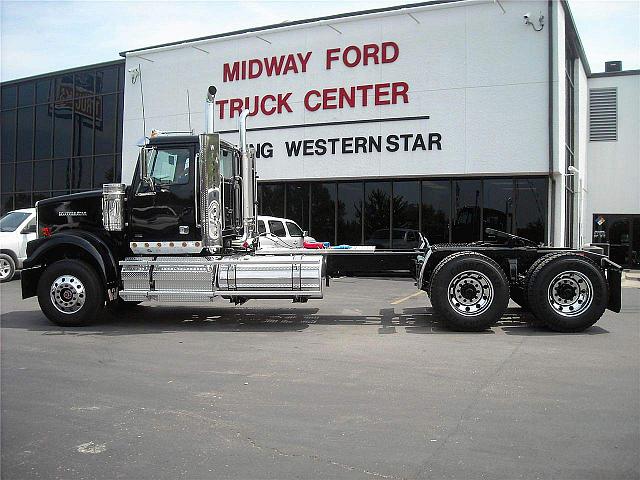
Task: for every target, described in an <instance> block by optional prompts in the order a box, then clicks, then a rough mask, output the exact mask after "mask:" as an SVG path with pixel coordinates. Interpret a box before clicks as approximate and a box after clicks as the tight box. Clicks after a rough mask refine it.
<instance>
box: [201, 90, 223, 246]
mask: <svg viewBox="0 0 640 480" xmlns="http://www.w3.org/2000/svg"><path fill="white" fill-rule="evenodd" d="M216 91H217V89H216V87H214V86H213V85H212V86H210V87H209V90H208V91H207V97H206V101H205V118H204V120H205V122H204V123H205V133H203V134H201V135H200V152H199V154H198V158H199V160H198V166H197V168H196V188H197V189H199V195H198V197H199V198H197V199H196V212H198V213H197V217H198V218H197V220H196V221H197V222H198V223H199V226H200V228H201V230H202V246H203V247H205V248H207V249H208V250H209V251H210V252H215V251H217V250H220V249H221V248H222V222H223V213H222V207H221V203H222V196H221V191H220V190H221V189H220V187H221V185H220V136H219V135H217V134H216V133H214V127H213V114H214V109H213V106H214V98H215V95H216Z"/></svg>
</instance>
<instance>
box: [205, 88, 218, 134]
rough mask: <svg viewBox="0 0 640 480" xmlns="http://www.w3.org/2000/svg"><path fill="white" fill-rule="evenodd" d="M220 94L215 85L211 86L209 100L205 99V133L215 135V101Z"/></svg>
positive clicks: (208, 92) (208, 93)
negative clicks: (217, 94)
mask: <svg viewBox="0 0 640 480" xmlns="http://www.w3.org/2000/svg"><path fill="white" fill-rule="evenodd" d="M217 92H218V89H217V88H216V87H214V86H213V85H211V86H210V87H209V89H208V90H207V98H206V99H205V102H204V112H205V117H204V133H215V131H214V126H213V125H214V121H213V114H214V109H213V107H214V100H215V98H216V93H217Z"/></svg>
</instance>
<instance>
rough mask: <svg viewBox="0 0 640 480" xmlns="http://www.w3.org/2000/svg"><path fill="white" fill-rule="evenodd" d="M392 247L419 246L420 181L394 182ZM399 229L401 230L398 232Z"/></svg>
mask: <svg viewBox="0 0 640 480" xmlns="http://www.w3.org/2000/svg"><path fill="white" fill-rule="evenodd" d="M392 217H393V230H394V234H393V235H392V236H391V247H392V248H415V247H418V246H419V245H418V239H419V236H418V235H417V232H418V231H419V228H420V221H419V220H420V219H419V217H420V182H419V181H417V180H415V181H407V182H393V204H392ZM396 230H398V231H399V232H397V231H396Z"/></svg>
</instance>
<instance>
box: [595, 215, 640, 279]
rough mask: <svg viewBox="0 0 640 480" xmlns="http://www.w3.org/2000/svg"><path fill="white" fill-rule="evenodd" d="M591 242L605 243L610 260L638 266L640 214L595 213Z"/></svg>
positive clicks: (631, 266)
mask: <svg viewBox="0 0 640 480" xmlns="http://www.w3.org/2000/svg"><path fill="white" fill-rule="evenodd" d="M593 243H600V244H607V246H608V249H609V258H610V259H611V261H613V262H616V263H617V264H619V265H622V266H623V267H625V268H640V215H618V214H595V215H594V216H593Z"/></svg>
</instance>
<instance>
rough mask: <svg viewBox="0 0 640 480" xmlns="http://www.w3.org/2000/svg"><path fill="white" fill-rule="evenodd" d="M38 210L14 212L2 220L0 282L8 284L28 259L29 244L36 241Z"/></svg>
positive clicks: (0, 220) (0, 226)
mask: <svg viewBox="0 0 640 480" xmlns="http://www.w3.org/2000/svg"><path fill="white" fill-rule="evenodd" d="M36 228H37V226H36V209H35V208H24V209H22V210H14V211H13V212H9V213H7V214H6V215H5V216H4V217H2V218H0V282H8V281H9V280H11V279H12V278H13V275H14V274H15V273H16V270H18V269H20V268H22V262H23V261H24V259H25V258H27V242H29V241H30V240H34V239H35V238H36V237H37V236H38V234H37V232H36Z"/></svg>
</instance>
